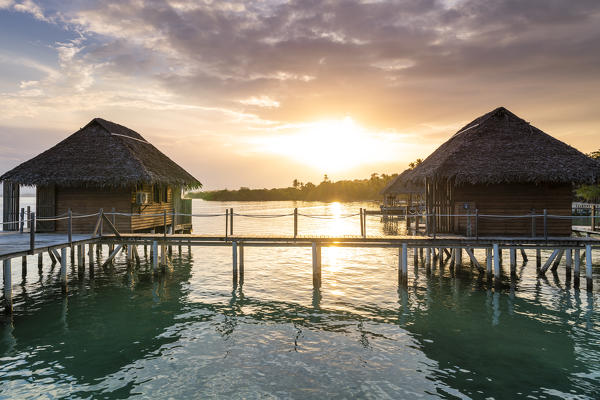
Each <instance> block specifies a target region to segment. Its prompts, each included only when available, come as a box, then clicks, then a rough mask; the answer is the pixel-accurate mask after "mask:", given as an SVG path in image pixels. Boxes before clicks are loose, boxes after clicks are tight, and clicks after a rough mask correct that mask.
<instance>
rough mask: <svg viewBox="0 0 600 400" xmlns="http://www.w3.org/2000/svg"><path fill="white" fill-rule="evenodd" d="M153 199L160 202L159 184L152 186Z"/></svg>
mask: <svg viewBox="0 0 600 400" xmlns="http://www.w3.org/2000/svg"><path fill="white" fill-rule="evenodd" d="M152 201H153V202H155V203H160V186H158V185H154V186H152Z"/></svg>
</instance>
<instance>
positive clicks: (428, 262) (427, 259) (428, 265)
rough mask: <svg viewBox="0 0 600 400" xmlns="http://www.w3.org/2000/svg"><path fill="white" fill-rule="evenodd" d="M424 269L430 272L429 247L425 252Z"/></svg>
mask: <svg viewBox="0 0 600 400" xmlns="http://www.w3.org/2000/svg"><path fill="white" fill-rule="evenodd" d="M425 268H426V270H427V271H430V270H431V247H428V248H427V251H426V252H425Z"/></svg>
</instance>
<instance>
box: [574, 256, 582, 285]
mask: <svg viewBox="0 0 600 400" xmlns="http://www.w3.org/2000/svg"><path fill="white" fill-rule="evenodd" d="M580 269H581V253H580V250H579V248H576V249H575V269H574V270H573V282H574V284H575V287H576V288H577V287H579V275H580Z"/></svg>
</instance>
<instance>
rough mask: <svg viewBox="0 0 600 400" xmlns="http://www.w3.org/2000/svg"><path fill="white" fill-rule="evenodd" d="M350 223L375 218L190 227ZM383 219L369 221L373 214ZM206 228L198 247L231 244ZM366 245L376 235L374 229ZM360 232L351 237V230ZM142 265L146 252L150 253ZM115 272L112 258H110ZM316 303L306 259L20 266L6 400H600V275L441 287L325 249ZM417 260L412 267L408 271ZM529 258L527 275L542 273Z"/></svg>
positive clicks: (215, 222) (321, 227)
mask: <svg viewBox="0 0 600 400" xmlns="http://www.w3.org/2000/svg"><path fill="white" fill-rule="evenodd" d="M295 206H298V207H301V210H305V212H306V213H313V214H331V215H338V216H340V215H342V216H343V215H344V214H350V213H352V212H354V211H356V210H358V208H359V207H365V206H367V205H366V204H364V203H348V204H321V203H291V202H281V203H206V202H202V201H194V212H215V211H220V210H222V209H225V208H227V207H234V208H235V209H236V212H242V211H244V212H248V213H252V212H259V211H258V210H261V212H264V211H265V210H267V212H269V213H278V212H281V213H282V214H284V213H287V212H289V211H290V209H291V208H293V207H295ZM370 206H371V207H372V205H370ZM224 226H225V222H224V219H223V218H222V217H220V218H195V219H194V230H195V232H197V233H215V232H217V231H219V230H224ZM291 227H293V225H292V219H291V217H282V218H277V219H268V220H267V219H264V220H256V219H250V218H239V220H236V222H235V229H236V233H263V234H267V233H271V234H277V233H280V234H281V233H290V232H291V229H292V228H291ZM367 228H368V230H369V234H382V233H383V227H382V226H381V224H380V223H379V220H378V219H377V218H375V217H372V218H370V219H369V221H368V224H367ZM299 230H300V233H301V234H302V233H306V234H308V233H314V234H343V233H358V232H359V231H360V228H359V222H358V217H351V218H341V217H340V218H338V219H334V220H318V219H309V218H301V219H300V224H299ZM354 231H356V232H354ZM142 254H143V253H142ZM106 256H107V249H106V247H105V248H104V250H103V253H102V257H106ZM479 256H480V257H482V255H481V254H480V255H479ZM322 258H323V260H322V261H323V286H322V288H321V290H320V291H314V290H313V289H312V278H311V261H310V249H307V248H291V249H276V248H249V247H247V248H246V249H245V280H244V284H243V286H242V287H237V288H235V289H234V288H233V287H232V284H231V281H232V279H231V249H230V248H227V247H207V248H201V247H194V248H192V249H191V252H188V249H187V247H184V248H183V249H182V253H181V255H179V253H178V250H177V248H174V251H173V259H172V263H171V265H170V266H169V268H167V270H166V272H165V273H164V274H162V275H159V276H153V274H152V273H151V268H150V267H149V265H148V262H147V260H145V259H144V257H143V256H142V262H141V265H140V266H138V267H136V268H133V269H131V268H130V269H128V268H127V265H126V264H125V260H124V258H123V257H122V256H119V257H118V258H117V260H116V262H115V264H114V266H113V267H109V268H106V269H103V268H101V267H100V266H98V265H96V266H95V269H94V271H95V274H94V277H90V275H89V268H88V267H87V266H86V268H85V269H78V268H77V267H71V268H69V292H68V295H67V296H64V295H63V294H62V292H61V286H60V280H59V267H58V266H55V267H52V266H51V265H50V264H49V262H48V261H49V260H46V259H45V264H44V268H43V269H42V271H41V273H39V272H38V270H37V267H36V265H37V264H36V262H35V260H34V258H31V259H30V265H31V266H30V268H29V272H28V274H27V276H26V277H25V279H23V280H21V267H20V263H14V264H18V265H13V293H14V300H15V313H14V315H13V317H12V318H9V317H6V316H3V317H0V318H2V319H0V398H18V399H20V398H36V399H37V398H61V397H70V398H110V399H112V398H127V397H141V398H148V397H152V398H303V399H304V398H315V399H317V398H318V399H322V398H378V399H379V398H384V399H385V398H392V399H397V398H407V399H412V398H452V399H454V398H476V399H477V398H496V399H511V398H540V399H541V398H573V399H580V398H600V391H599V389H598V388H599V387H600V330H599V329H598V328H599V326H600V325H599V322H600V318H599V317H598V312H597V307H598V304H599V302H600V295H599V294H598V288H599V287H600V286H599V285H600V279H599V277H600V269H599V268H598V264H599V263H598V262H597V261H598V260H596V259H595V260H594V261H595V267H594V284H595V292H594V293H593V294H591V293H588V292H586V291H579V290H576V289H574V288H573V287H572V282H569V281H567V280H566V278H565V271H564V266H561V267H560V268H559V271H558V272H559V273H558V274H557V275H554V276H553V275H552V274H550V273H548V276H547V278H545V279H541V278H537V277H536V275H535V264H534V263H531V262H530V263H529V264H525V265H520V267H519V268H518V274H519V278H518V280H517V281H516V282H513V283H511V282H510V280H509V279H508V278H506V279H505V280H504V282H503V284H502V285H501V286H500V287H494V286H493V285H491V284H490V283H488V281H487V280H486V279H485V278H483V277H480V276H479V274H478V272H477V270H474V269H472V268H471V267H470V265H468V264H466V263H465V264H464V265H463V266H462V267H461V268H460V270H459V271H458V273H457V274H456V276H452V275H453V274H451V272H450V271H449V269H448V267H445V268H443V269H439V268H436V269H434V270H433V271H432V273H431V274H430V275H428V274H426V273H425V269H424V268H419V269H416V270H415V269H414V268H413V267H412V264H411V266H410V268H409V283H408V286H407V287H406V288H402V287H400V288H399V287H398V285H397V264H398V259H397V250H393V249H346V248H324V249H323V255H322ZM410 259H412V258H410ZM533 259H534V257H533V255H530V260H533Z"/></svg>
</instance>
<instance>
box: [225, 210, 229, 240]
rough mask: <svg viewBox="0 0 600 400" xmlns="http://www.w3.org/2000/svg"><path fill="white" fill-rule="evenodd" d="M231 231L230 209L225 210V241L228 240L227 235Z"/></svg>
mask: <svg viewBox="0 0 600 400" xmlns="http://www.w3.org/2000/svg"><path fill="white" fill-rule="evenodd" d="M228 231H229V208H226V209H225V239H227V234H228Z"/></svg>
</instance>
